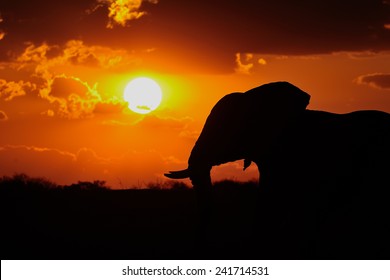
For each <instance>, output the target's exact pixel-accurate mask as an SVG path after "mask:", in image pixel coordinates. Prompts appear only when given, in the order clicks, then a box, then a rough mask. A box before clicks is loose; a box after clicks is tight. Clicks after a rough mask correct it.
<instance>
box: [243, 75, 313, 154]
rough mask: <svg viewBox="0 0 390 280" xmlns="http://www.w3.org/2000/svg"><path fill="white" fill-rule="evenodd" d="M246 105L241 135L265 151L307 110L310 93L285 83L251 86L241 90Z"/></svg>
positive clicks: (250, 143)
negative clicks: (244, 128) (245, 90)
mask: <svg viewBox="0 0 390 280" xmlns="http://www.w3.org/2000/svg"><path fill="white" fill-rule="evenodd" d="M244 95H246V99H247V101H246V104H247V106H246V108H245V111H242V115H243V119H244V120H245V121H247V126H246V127H251V128H252V129H250V130H247V131H244V132H243V135H245V136H244V137H245V138H246V139H249V140H248V142H249V143H248V144H249V145H258V146H261V148H264V150H267V151H270V148H271V147H272V146H273V145H275V144H276V143H277V142H278V140H279V139H281V137H282V135H283V133H285V131H286V129H287V128H288V127H289V126H290V125H291V124H292V123H293V122H295V120H297V118H299V116H300V115H301V114H303V113H304V112H305V110H306V107H307V105H308V104H309V101H310V95H309V94H307V93H306V92H304V91H302V90H301V89H299V88H298V87H296V86H294V85H292V84H290V83H288V82H275V83H270V84H265V85H262V86H259V87H256V88H253V89H251V90H249V91H247V92H245V93H244Z"/></svg>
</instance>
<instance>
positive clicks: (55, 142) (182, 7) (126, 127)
mask: <svg viewBox="0 0 390 280" xmlns="http://www.w3.org/2000/svg"><path fill="white" fill-rule="evenodd" d="M137 77H148V78H151V79H153V80H154V81H156V82H157V83H158V84H159V85H160V87H161V90H162V101H161V104H160V106H159V107H158V108H157V109H156V110H155V111H153V112H151V113H149V114H137V113H135V112H133V111H131V110H130V109H129V108H128V105H127V103H126V102H125V101H124V99H123V93H124V89H125V87H126V85H127V84H128V83H129V82H130V81H131V80H132V79H134V78H137ZM280 80H284V81H289V82H291V83H293V84H295V85H296V86H298V87H299V88H301V89H302V90H304V91H306V92H308V93H309V94H310V95H311V101H310V105H309V107H308V108H309V109H316V110H326V111H332V112H337V113H345V112H350V111H353V110H360V109H375V110H383V111H386V112H390V1H389V0H363V1H349V0H347V1H340V0H323V1H316V0H310V1H306V0H303V1H287V0H281V1H279V0H272V1H261V0H258V1H255V0H251V1H248V0H241V1H221V0H208V1H200V0H188V1H178V0H175V1H174V0H143V1H142V0H138V1H137V0H132V1H131V0H121V1H120V0H116V1H115V0H66V1H65V0H60V1H49V0H38V1H19V0H2V1H1V2H0V175H1V176H2V175H13V174H15V173H20V172H24V173H26V174H28V175H30V176H39V177H46V178H48V179H50V180H52V181H54V182H57V183H59V184H70V183H73V182H77V181H79V180H105V181H107V184H108V185H109V186H112V187H114V188H127V187H131V186H135V187H143V186H145V185H146V184H148V183H155V182H164V181H165V179H164V176H163V173H164V172H166V171H168V170H177V169H183V168H186V166H187V159H188V156H189V154H190V151H191V149H192V146H193V145H194V143H195V141H196V139H197V137H198V135H199V133H200V131H201V129H202V126H203V124H204V121H205V119H206V117H207V115H208V113H209V112H210V110H211V108H212V106H213V105H214V104H215V103H216V102H217V101H218V100H219V99H220V98H221V97H222V96H224V95H225V94H228V93H230V92H235V91H247V90H249V89H251V88H253V87H256V86H258V85H261V84H264V83H268V82H273V81H280ZM256 177H257V173H256V170H255V168H254V167H251V168H249V169H247V170H246V171H245V172H243V171H242V162H235V163H231V164H226V165H223V166H220V167H218V168H215V169H214V170H213V179H214V180H219V179H222V178H228V179H236V180H247V179H250V178H256Z"/></svg>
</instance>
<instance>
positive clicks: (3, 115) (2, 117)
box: [0, 111, 8, 122]
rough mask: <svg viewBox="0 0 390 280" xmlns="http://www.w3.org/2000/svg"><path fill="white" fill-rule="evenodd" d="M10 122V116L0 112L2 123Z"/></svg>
mask: <svg viewBox="0 0 390 280" xmlns="http://www.w3.org/2000/svg"><path fill="white" fill-rule="evenodd" d="M6 120H8V116H7V114H6V113H5V112H4V111H0V122H3V121H6Z"/></svg>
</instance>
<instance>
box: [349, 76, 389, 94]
mask: <svg viewBox="0 0 390 280" xmlns="http://www.w3.org/2000/svg"><path fill="white" fill-rule="evenodd" d="M355 82H356V83H358V84H363V85H368V86H371V87H373V88H376V89H384V90H390V73H374V74H367V75H362V76H359V77H358V78H356V79H355Z"/></svg>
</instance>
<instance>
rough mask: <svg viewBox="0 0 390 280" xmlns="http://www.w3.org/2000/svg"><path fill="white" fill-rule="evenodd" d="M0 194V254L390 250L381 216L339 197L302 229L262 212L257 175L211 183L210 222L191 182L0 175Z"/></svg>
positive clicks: (361, 254) (323, 254)
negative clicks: (142, 184) (59, 182)
mask: <svg viewBox="0 0 390 280" xmlns="http://www.w3.org/2000/svg"><path fill="white" fill-rule="evenodd" d="M8 179H9V178H8ZM0 194H1V211H2V219H1V231H2V234H1V236H2V237H1V259H105V260H107V259H389V258H390V251H388V249H389V243H388V236H390V235H388V234H389V231H388V227H387V226H383V225H385V224H386V221H382V218H381V219H379V218H378V219H372V217H370V215H372V212H370V213H366V211H361V210H359V211H360V212H359V211H356V207H355V206H356V205H355V204H354V203H351V204H345V205H343V206H342V207H339V208H337V209H336V210H331V211H327V212H326V214H323V213H322V214H321V213H320V212H319V213H316V214H315V215H311V216H310V217H312V218H313V217H314V218H313V219H314V220H313V221H310V222H309V224H310V226H308V227H306V226H303V229H302V228H300V226H294V225H299V224H300V223H298V222H296V219H295V218H292V217H290V216H289V215H288V213H287V214H286V215H285V218H280V216H279V215H280V214H276V213H275V215H274V216H273V214H272V213H271V212H267V210H266V209H265V208H264V207H262V206H261V205H266V204H267V203H270V202H265V201H264V198H262V197H261V195H260V192H259V190H258V188H257V187H256V186H255V184H254V183H245V184H243V183H237V182H221V183H219V184H217V185H216V186H215V188H214V197H215V199H214V203H215V207H214V211H213V213H212V215H211V216H210V221H209V223H208V224H206V223H204V222H202V221H201V220H200V219H199V217H198V214H197V213H198V212H197V204H196V197H195V194H194V192H193V190H192V189H188V188H176V189H170V190H161V189H145V190H108V189H104V188H103V187H102V184H100V183H99V182H95V183H84V184H82V183H81V184H78V185H73V186H71V187H66V188H64V187H62V188H58V187H56V186H54V185H50V183H48V182H45V181H43V180H35V179H30V178H26V177H24V179H23V178H22V177H21V178H16V179H15V178H12V179H11V180H8V181H7V180H5V179H4V178H3V179H2V180H1V182H0ZM283 215H284V214H283ZM378 224H379V225H378Z"/></svg>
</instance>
